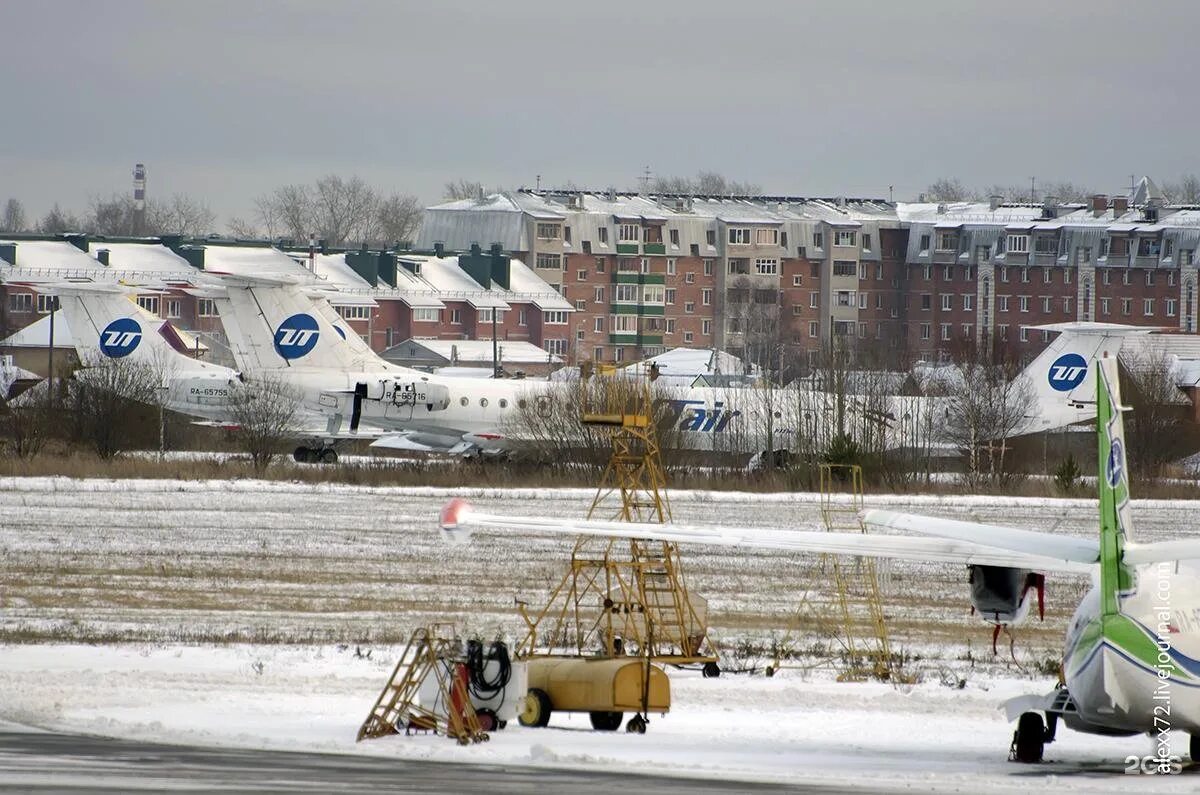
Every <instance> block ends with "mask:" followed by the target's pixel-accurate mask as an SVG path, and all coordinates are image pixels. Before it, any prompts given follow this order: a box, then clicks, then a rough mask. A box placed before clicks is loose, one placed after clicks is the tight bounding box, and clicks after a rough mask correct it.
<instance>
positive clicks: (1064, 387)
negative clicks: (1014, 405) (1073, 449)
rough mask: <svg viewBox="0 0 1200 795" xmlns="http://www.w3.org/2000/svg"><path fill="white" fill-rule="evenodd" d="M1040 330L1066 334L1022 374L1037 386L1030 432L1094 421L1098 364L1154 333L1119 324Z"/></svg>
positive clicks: (1069, 325)
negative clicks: (1135, 338) (1133, 337)
mask: <svg viewBox="0 0 1200 795" xmlns="http://www.w3.org/2000/svg"><path fill="white" fill-rule="evenodd" d="M1036 328H1038V329H1042V330H1046V331H1058V332H1060V333H1059V335H1058V337H1057V338H1056V339H1054V340H1053V341H1052V342H1051V343H1050V344H1049V345H1048V346H1047V347H1046V349H1045V350H1044V351H1042V353H1041V354H1040V355H1038V357H1037V358H1035V359H1034V360H1033V361H1032V362H1030V364H1029V366H1028V367H1026V368H1025V369H1024V371H1022V375H1024V376H1025V377H1026V378H1028V379H1029V382H1030V384H1031V385H1032V387H1033V393H1034V398H1035V401H1036V402H1035V404H1034V405H1036V406H1037V409H1036V413H1035V414H1033V416H1031V417H1029V419H1028V424H1027V426H1026V427H1025V428H1024V429H1023V432H1024V433H1033V432H1036V431H1038V430H1042V429H1051V428H1058V427H1061V426H1063V425H1069V424H1071V423H1073V422H1079V421H1082V420H1087V419H1091V418H1092V417H1093V416H1094V411H1093V409H1092V408H1091V404H1092V401H1093V395H1095V394H1096V375H1095V373H1096V372H1097V371H1096V370H1094V368H1093V367H1092V362H1093V361H1099V360H1102V359H1104V358H1111V359H1115V358H1116V356H1117V353H1118V352H1119V351H1120V350H1121V344H1122V343H1123V342H1124V338H1125V337H1126V336H1128V335H1130V334H1146V333H1149V331H1150V329H1146V328H1137V327H1134V326H1123V325H1119V324H1116V323H1082V322H1073V323H1056V324H1052V325H1046V326H1037V327H1036Z"/></svg>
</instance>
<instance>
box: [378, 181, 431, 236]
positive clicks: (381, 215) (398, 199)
mask: <svg viewBox="0 0 1200 795" xmlns="http://www.w3.org/2000/svg"><path fill="white" fill-rule="evenodd" d="M422 212H423V210H422V207H421V202H420V201H418V200H417V197H416V196H407V195H404V194H400V193H394V194H392V195H391V196H388V197H387V198H383V199H380V200H379V205H378V207H376V209H375V219H376V224H377V225H376V229H375V235H374V237H373V238H372V239H373V240H374V241H375V242H379V243H399V242H407V241H410V240H412V239H413V238H414V237H416V234H417V228H418V227H419V226H420V225H421V215H422Z"/></svg>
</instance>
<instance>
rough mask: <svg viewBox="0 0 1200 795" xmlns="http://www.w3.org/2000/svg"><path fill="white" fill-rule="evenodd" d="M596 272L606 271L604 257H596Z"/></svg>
mask: <svg viewBox="0 0 1200 795" xmlns="http://www.w3.org/2000/svg"><path fill="white" fill-rule="evenodd" d="M596 273H604V257H596Z"/></svg>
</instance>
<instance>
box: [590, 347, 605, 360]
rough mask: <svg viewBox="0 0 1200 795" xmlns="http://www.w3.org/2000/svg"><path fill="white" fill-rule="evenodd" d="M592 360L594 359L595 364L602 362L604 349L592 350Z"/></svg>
mask: <svg viewBox="0 0 1200 795" xmlns="http://www.w3.org/2000/svg"><path fill="white" fill-rule="evenodd" d="M592 359H594V360H595V361H597V362H602V361H604V349H603V348H592Z"/></svg>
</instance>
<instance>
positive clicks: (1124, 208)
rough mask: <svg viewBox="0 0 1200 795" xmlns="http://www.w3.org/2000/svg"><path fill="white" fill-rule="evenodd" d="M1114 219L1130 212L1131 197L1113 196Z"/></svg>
mask: <svg viewBox="0 0 1200 795" xmlns="http://www.w3.org/2000/svg"><path fill="white" fill-rule="evenodd" d="M1112 210H1113V217H1114V218H1120V217H1121V216H1122V215H1124V214H1125V213H1127V212H1129V197H1127V196H1113V197H1112Z"/></svg>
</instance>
